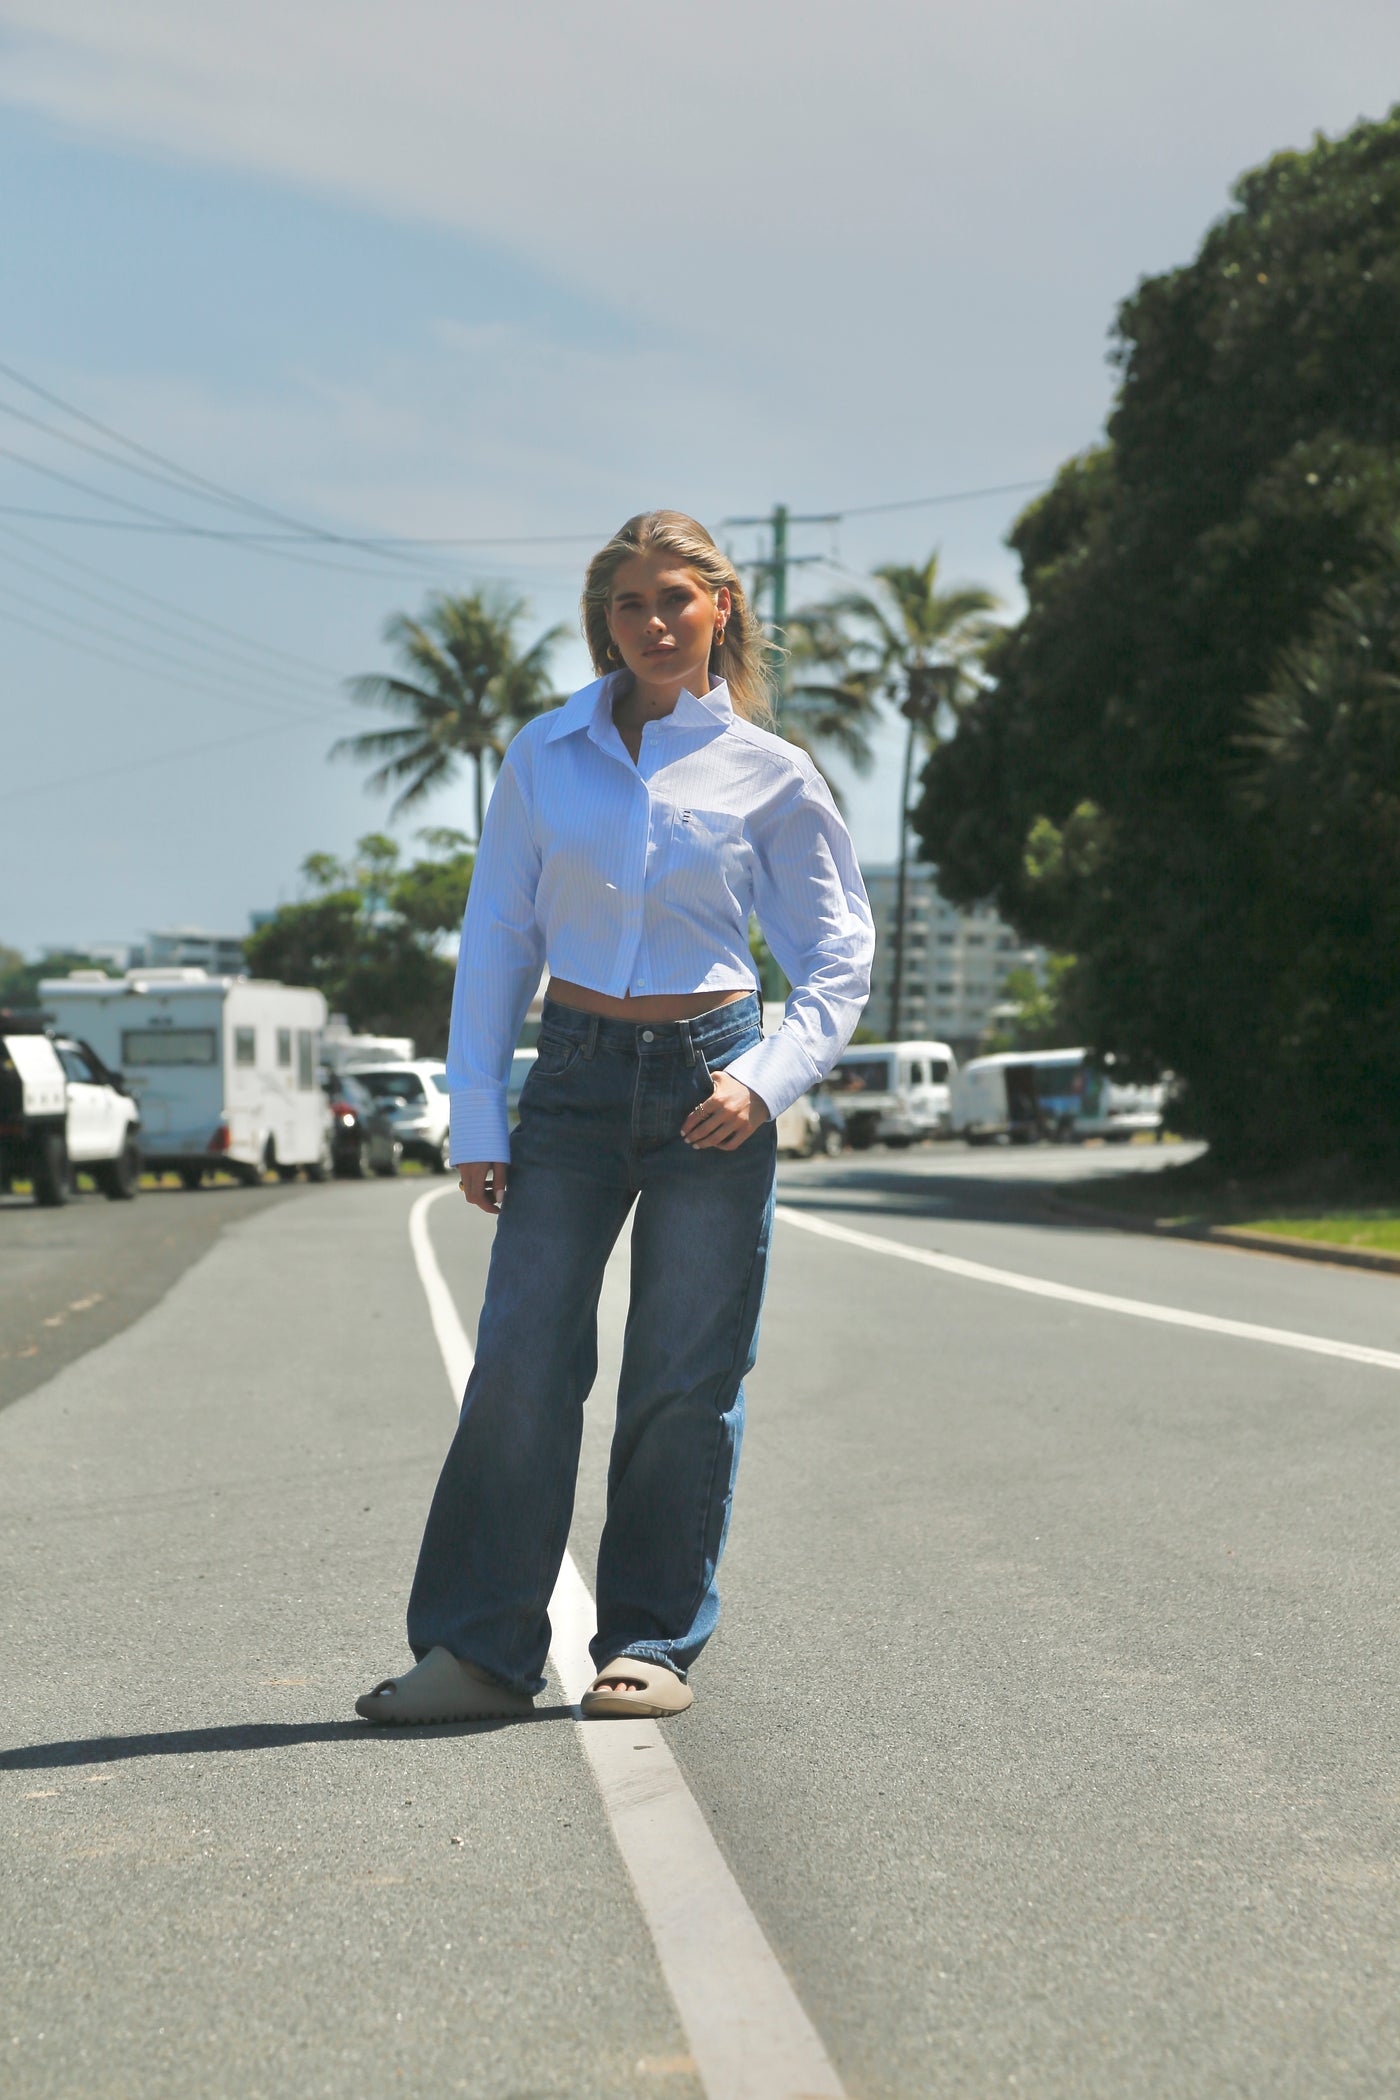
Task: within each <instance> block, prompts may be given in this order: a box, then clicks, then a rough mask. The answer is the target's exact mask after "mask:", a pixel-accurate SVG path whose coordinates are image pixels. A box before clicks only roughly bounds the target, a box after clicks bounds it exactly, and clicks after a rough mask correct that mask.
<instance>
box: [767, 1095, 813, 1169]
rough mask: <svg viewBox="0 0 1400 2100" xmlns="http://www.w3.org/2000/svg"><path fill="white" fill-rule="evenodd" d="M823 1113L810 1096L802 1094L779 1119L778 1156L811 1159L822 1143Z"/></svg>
mask: <svg viewBox="0 0 1400 2100" xmlns="http://www.w3.org/2000/svg"><path fill="white" fill-rule="evenodd" d="M821 1134H822V1119H821V1112H820V1110H819V1109H818V1107H817V1105H816V1103H815V1102H814V1101H813V1099H812V1097H811V1095H810V1094H801V1095H799V1097H798V1099H797V1100H796V1101H794V1102H792V1103H791V1105H790V1106H789V1107H787V1108H785V1109H784V1110H783V1112H782V1114H781V1115H780V1116H779V1118H778V1126H777V1139H778V1156H779V1158H782V1157H783V1155H784V1154H786V1155H787V1157H788V1158H790V1159H810V1158H811V1157H812V1154H813V1153H814V1152H815V1151H816V1150H817V1147H818V1145H819V1144H820V1142H821Z"/></svg>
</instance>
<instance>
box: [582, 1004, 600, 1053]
mask: <svg viewBox="0 0 1400 2100" xmlns="http://www.w3.org/2000/svg"><path fill="white" fill-rule="evenodd" d="M600 1026H601V1023H600V1022H599V1019H598V1016H597V1014H590V1015H589V1016H588V1026H587V1028H586V1029H585V1030H584V1033H583V1054H584V1056H585V1057H592V1056H593V1054H594V1052H595V1051H596V1050H597V1048H598V1029H599V1027H600Z"/></svg>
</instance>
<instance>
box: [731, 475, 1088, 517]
mask: <svg viewBox="0 0 1400 2100" xmlns="http://www.w3.org/2000/svg"><path fill="white" fill-rule="evenodd" d="M1050 481H1051V476H1050V475H1048V474H1042V475H1041V476H1040V478H1039V480H1038V481H1003V482H1001V483H999V484H998V485H997V487H995V488H990V489H953V490H951V491H947V492H945V493H944V494H943V495H941V496H908V497H906V498H904V499H903V501H901V502H899V503H855V504H852V505H851V506H850V507H849V508H848V509H846V510H841V511H837V513H836V516H837V518H873V517H875V516H876V515H877V514H878V513H880V512H882V511H892V510H932V509H933V507H934V505H935V504H939V503H974V502H976V501H977V500H978V498H979V497H982V496H1020V495H1024V494H1025V492H1026V491H1027V490H1028V489H1045V488H1049V486H1050ZM731 522H733V523H736V524H737V523H738V520H737V519H735V520H732V521H731Z"/></svg>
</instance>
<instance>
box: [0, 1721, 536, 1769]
mask: <svg viewBox="0 0 1400 2100" xmlns="http://www.w3.org/2000/svg"><path fill="white" fill-rule="evenodd" d="M575 1718H576V1714H575V1710H574V1708H573V1707H572V1706H537V1707H536V1708H535V1711H534V1712H533V1713H532V1714H522V1715H520V1716H519V1717H518V1718H517V1719H513V1720H508V1721H463V1722H460V1723H457V1724H453V1725H443V1724H442V1723H440V1722H439V1723H435V1724H433V1725H432V1727H431V1733H432V1735H433V1737H434V1739H435V1740H436V1739H437V1738H439V1737H441V1736H454V1735H467V1736H471V1735H489V1734H493V1733H494V1732H495V1731H496V1730H497V1729H498V1728H528V1727H530V1726H531V1725H532V1724H533V1723H535V1722H539V1721H572V1720H574V1719H575ZM420 1733H422V1731H421V1730H419V1729H416V1728H379V1727H373V1726H371V1724H370V1723H369V1722H368V1721H247V1722H242V1723H240V1724H238V1725H236V1726H234V1727H231V1728H177V1729H172V1730H171V1731H170V1732H169V1733H168V1734H164V1735H94V1736H89V1737H87V1738H86V1739H81V1738H80V1739H78V1740H77V1741H74V1742H67V1743H26V1744H24V1745H22V1746H21V1747H20V1748H19V1749H17V1750H0V1772H48V1771H53V1770H55V1769H56V1768H58V1767H60V1766H63V1765H106V1764H116V1763H119V1762H121V1761H122V1760H124V1759H127V1758H134V1757H198V1756H200V1755H202V1754H207V1753H209V1752H212V1751H224V1750H282V1749H285V1748H286V1747H287V1746H288V1745H289V1744H292V1743H345V1742H354V1741H357V1740H358V1741H360V1742H366V1743H368V1742H384V1741H389V1742H393V1741H395V1740H400V1741H401V1740H403V1739H404V1738H405V1737H407V1738H410V1739H412V1738H414V1737H416V1736H418V1735H419V1734H420Z"/></svg>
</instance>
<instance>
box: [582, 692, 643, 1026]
mask: <svg viewBox="0 0 1400 2100" xmlns="http://www.w3.org/2000/svg"><path fill="white" fill-rule="evenodd" d="M597 726H598V725H597V724H594V725H593V726H592V727H591V728H590V730H589V735H590V736H591V737H592V739H593V742H594V743H595V744H597V746H598V749H599V750H600V751H602V752H605V753H606V755H607V756H608V757H609V758H611V759H612V760H613V761H614V762H615V763H616V764H618V765H620V766H624V767H625V768H626V770H627V772H628V773H629V774H630V775H631V777H632V779H633V781H634V782H635V783H636V785H637V787H638V788H639V789H640V791H641V793H642V794H643V795H645V797H646V805H647V808H646V826H645V829H644V831H643V834H642V855H641V862H642V864H641V868H640V871H639V873H638V876H637V879H636V881H635V883H634V884H633V886H632V896H631V897H630V899H629V903H630V905H631V918H632V940H631V947H632V953H631V957H630V960H629V963H628V967H627V968H626V970H620V971H619V974H620V975H621V976H622V977H623V979H624V982H625V984H626V987H627V994H628V996H629V997H632V998H636V997H645V995H646V992H647V987H648V981H649V978H650V974H651V969H650V962H649V959H648V957H647V954H646V948H645V943H644V940H643V929H644V926H645V923H646V892H647V880H648V877H649V875H650V873H651V868H652V864H653V861H654V860H655V857H656V854H657V853H658V852H659V850H660V845H659V841H658V840H657V837H656V803H655V800H654V799H653V796H652V792H651V787H650V775H651V772H652V770H653V768H652V767H651V766H650V765H647V764H645V763H644V762H645V761H647V760H648V759H649V758H650V755H651V753H652V751H654V750H655V748H656V746H655V739H654V738H652V739H651V741H650V742H648V739H649V737H650V736H651V732H652V730H654V729H656V728H658V727H659V725H658V724H657V723H655V722H644V723H643V724H642V747H641V750H640V752H639V753H638V755H637V762H636V764H635V765H634V764H633V762H632V755H631V753H630V752H629V751H628V749H627V746H626V745H625V744H624V743H623V741H622V735H621V732H620V731H619V729H618V726H617V724H616V722H614V721H613V719H612V717H611V715H609V717H608V721H607V727H606V729H605V730H604V732H603V734H602V735H601V736H600V735H598V734H597V733H596V732H597ZM618 961H619V964H620V963H621V961H622V955H621V951H620V950H619V954H618Z"/></svg>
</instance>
